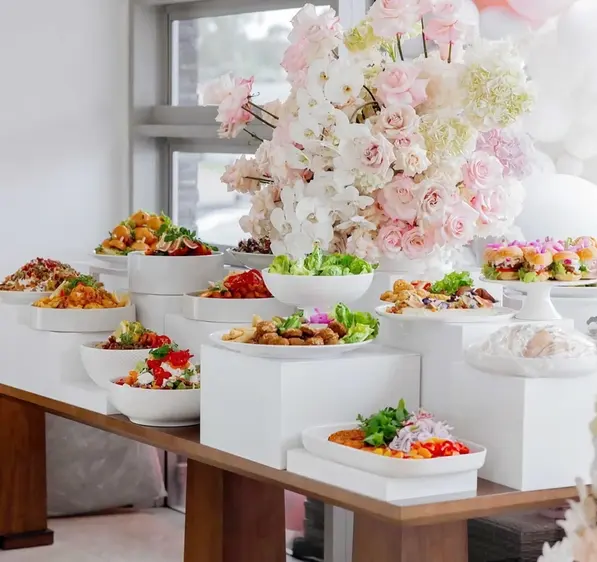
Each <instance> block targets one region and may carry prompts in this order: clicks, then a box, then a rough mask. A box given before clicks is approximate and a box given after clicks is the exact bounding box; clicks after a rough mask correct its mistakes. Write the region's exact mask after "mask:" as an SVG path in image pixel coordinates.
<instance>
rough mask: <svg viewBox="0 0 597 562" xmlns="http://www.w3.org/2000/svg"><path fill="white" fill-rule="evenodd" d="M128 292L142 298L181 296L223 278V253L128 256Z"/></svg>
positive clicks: (139, 254)
mask: <svg viewBox="0 0 597 562" xmlns="http://www.w3.org/2000/svg"><path fill="white" fill-rule="evenodd" d="M128 259H129V262H128V270H129V290H130V291H131V292H132V293H142V294H146V295H184V294H185V293H192V292H194V291H199V290H201V289H202V288H203V287H207V286H209V283H210V281H218V280H219V279H222V277H224V254H222V253H221V252H216V253H214V254H212V255H211V256H146V255H145V254H141V253H135V252H133V253H131V254H129V256H128Z"/></svg>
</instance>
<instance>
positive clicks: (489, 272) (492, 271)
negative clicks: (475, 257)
mask: <svg viewBox="0 0 597 562" xmlns="http://www.w3.org/2000/svg"><path fill="white" fill-rule="evenodd" d="M483 277H485V279H497V278H498V271H497V269H496V268H495V267H493V265H489V264H488V263H486V264H485V265H484V266H483Z"/></svg>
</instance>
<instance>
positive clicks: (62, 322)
mask: <svg viewBox="0 0 597 562" xmlns="http://www.w3.org/2000/svg"><path fill="white" fill-rule="evenodd" d="M30 309H31V310H30V317H29V320H30V324H29V325H30V326H31V328H33V329H34V330H41V331H45V332H113V331H114V330H115V329H116V328H117V326H118V324H120V323H121V322H122V321H123V320H128V321H129V322H134V321H135V319H136V314H135V306H134V305H132V304H130V305H128V306H123V307H120V308H90V309H81V308H62V309H59V308H38V307H37V306H31V307H30Z"/></svg>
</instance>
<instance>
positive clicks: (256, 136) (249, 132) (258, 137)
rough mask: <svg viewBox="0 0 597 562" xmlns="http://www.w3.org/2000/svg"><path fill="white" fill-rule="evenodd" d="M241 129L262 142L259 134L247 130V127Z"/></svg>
mask: <svg viewBox="0 0 597 562" xmlns="http://www.w3.org/2000/svg"><path fill="white" fill-rule="evenodd" d="M243 131H244V132H245V133H247V134H248V135H251V137H252V138H254V139H255V140H258V141H259V142H263V139H262V138H261V137H260V136H258V135H256V134H255V133H253V132H251V131H249V129H247V128H246V127H245V128H244V129H243Z"/></svg>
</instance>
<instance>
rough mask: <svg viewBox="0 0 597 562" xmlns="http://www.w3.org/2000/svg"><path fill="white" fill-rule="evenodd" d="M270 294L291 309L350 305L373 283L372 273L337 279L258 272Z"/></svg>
mask: <svg viewBox="0 0 597 562" xmlns="http://www.w3.org/2000/svg"><path fill="white" fill-rule="evenodd" d="M262 274H263V280H264V281H265V284H266V286H267V288H268V289H269V291H270V293H271V294H272V295H274V297H276V298H277V299H278V300H279V301H281V302H283V303H286V304H293V305H295V306H308V307H321V308H330V307H333V306H334V305H335V304H337V303H339V302H343V303H346V304H350V303H351V302H354V301H356V300H358V299H360V298H361V297H362V296H363V295H364V294H365V293H366V292H367V290H368V289H369V287H370V286H371V283H372V281H373V275H374V274H373V273H364V274H362V275H338V276H336V277H327V276H309V275H280V274H278V273H269V271H268V270H267V269H264V270H263V271H262Z"/></svg>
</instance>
